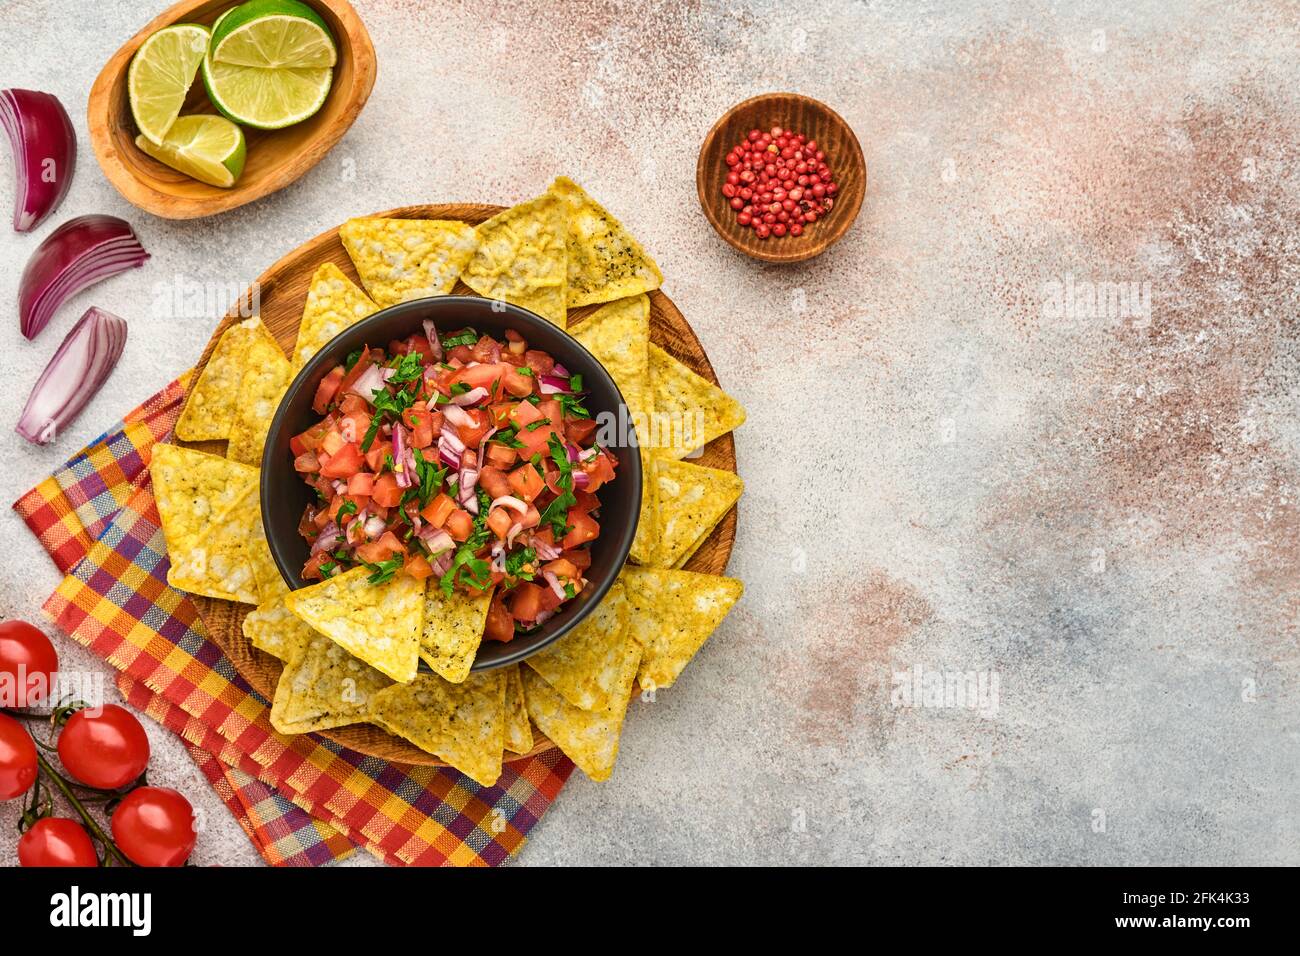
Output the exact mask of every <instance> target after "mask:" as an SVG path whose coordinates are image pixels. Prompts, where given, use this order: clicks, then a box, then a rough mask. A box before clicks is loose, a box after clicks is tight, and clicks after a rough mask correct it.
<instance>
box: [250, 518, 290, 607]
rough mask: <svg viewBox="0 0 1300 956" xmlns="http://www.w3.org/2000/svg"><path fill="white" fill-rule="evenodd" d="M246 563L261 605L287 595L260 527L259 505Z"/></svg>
mask: <svg viewBox="0 0 1300 956" xmlns="http://www.w3.org/2000/svg"><path fill="white" fill-rule="evenodd" d="M248 563H249V564H250V565H251V566H252V568H253V581H254V582H256V584H257V596H258V597H259V598H261V603H262V604H265V603H266V602H267V601H272V600H274V599H276V598H282V597H284V596H285V595H286V594H288V593H289V585H287V584H285V582H284V578H282V577H281V576H280V569H279V567H277V566H276V563H275V558H273V557H271V545H270V544H269V543H268V542H267V540H266V529H265V528H264V527H263V526H262V509H261V507H260V503H259V506H258V507H257V508H256V509H255V514H254V520H253V531H252V534H250V535H249V536H248Z"/></svg>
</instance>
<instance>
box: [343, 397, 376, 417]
mask: <svg viewBox="0 0 1300 956" xmlns="http://www.w3.org/2000/svg"><path fill="white" fill-rule="evenodd" d="M357 412H365V413H366V414H367V415H369V414H370V403H369V402H367V401H366V400H365V399H364V398H362V397H361V396H360V395H357V394H356V393H355V392H348V394H346V395H344V396H343V397H342V398H341V399H339V413H340V414H343V415H355V414H356V413H357Z"/></svg>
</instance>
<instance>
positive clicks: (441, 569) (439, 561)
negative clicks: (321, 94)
mask: <svg viewBox="0 0 1300 956" xmlns="http://www.w3.org/2000/svg"><path fill="white" fill-rule="evenodd" d="M452 557H453V552H451V551H444V552H443V553H442V554H440V555H439V556H438V557H437V558H436V559H435V560H434V561H432V562H430V564H431V565H432V567H433V573H434V574H435V575H437V576H438V577H442V576H443V575H444V574H446V573H447V572H448V571H450V570H451V559H452Z"/></svg>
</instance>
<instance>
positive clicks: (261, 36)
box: [212, 0, 338, 70]
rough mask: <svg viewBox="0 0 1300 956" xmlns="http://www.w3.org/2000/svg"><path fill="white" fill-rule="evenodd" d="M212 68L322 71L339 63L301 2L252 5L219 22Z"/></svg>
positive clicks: (270, 0) (325, 31)
mask: <svg viewBox="0 0 1300 956" xmlns="http://www.w3.org/2000/svg"><path fill="white" fill-rule="evenodd" d="M212 62H214V63H224V64H227V65H229V66H256V67H260V68H262V69H271V70H279V69H319V68H322V67H332V66H334V65H335V63H337V62H338V51H337V50H336V49H335V48H334V37H333V36H331V35H330V31H329V27H328V26H326V25H325V21H324V20H322V19H321V17H320V15H319V14H318V13H317V12H316V11H315V10H313V9H312V8H311V7H309V6H307V5H306V4H305V3H299V2H298V0H249V2H248V3H244V4H241V5H239V6H237V7H235V8H234V9H233V10H231V11H229V14H228V15H227V16H223V17H222V18H221V20H219V21H218V26H217V27H215V28H214V30H213V34H212Z"/></svg>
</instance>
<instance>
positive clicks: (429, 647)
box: [420, 581, 492, 684]
mask: <svg viewBox="0 0 1300 956" xmlns="http://www.w3.org/2000/svg"><path fill="white" fill-rule="evenodd" d="M434 583H435V584H437V582H436V581H435V582H434ZM491 603H492V591H491V590H490V589H489V590H487V591H484V592H483V593H482V594H480V595H478V596H476V597H471V596H470V595H468V594H465V593H464V592H463V591H459V590H457V591H454V592H453V593H452V595H451V597H447V595H445V594H444V593H443V592H442V589H441V588H438V587H431V588H429V589H428V591H427V592H426V594H425V598H424V629H423V631H422V633H421V635H420V656H421V657H422V658H424V662H425V663H426V664H428V665H429V666H430V667H431V668H433V670H434V673H436V674H440V675H442V676H443V677H445V678H446V679H447V680H449V681H451V682H452V683H453V684H459V683H460V682H461V681H463V680H464V679H465V678H466V677H468V676H469V669H470V666H471V665H472V664H473V663H474V655H475V654H476V653H478V646H479V644H480V643H481V642H482V640H483V625H484V624H485V623H486V622H487V613H488V606H489V605H490V604H491Z"/></svg>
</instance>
